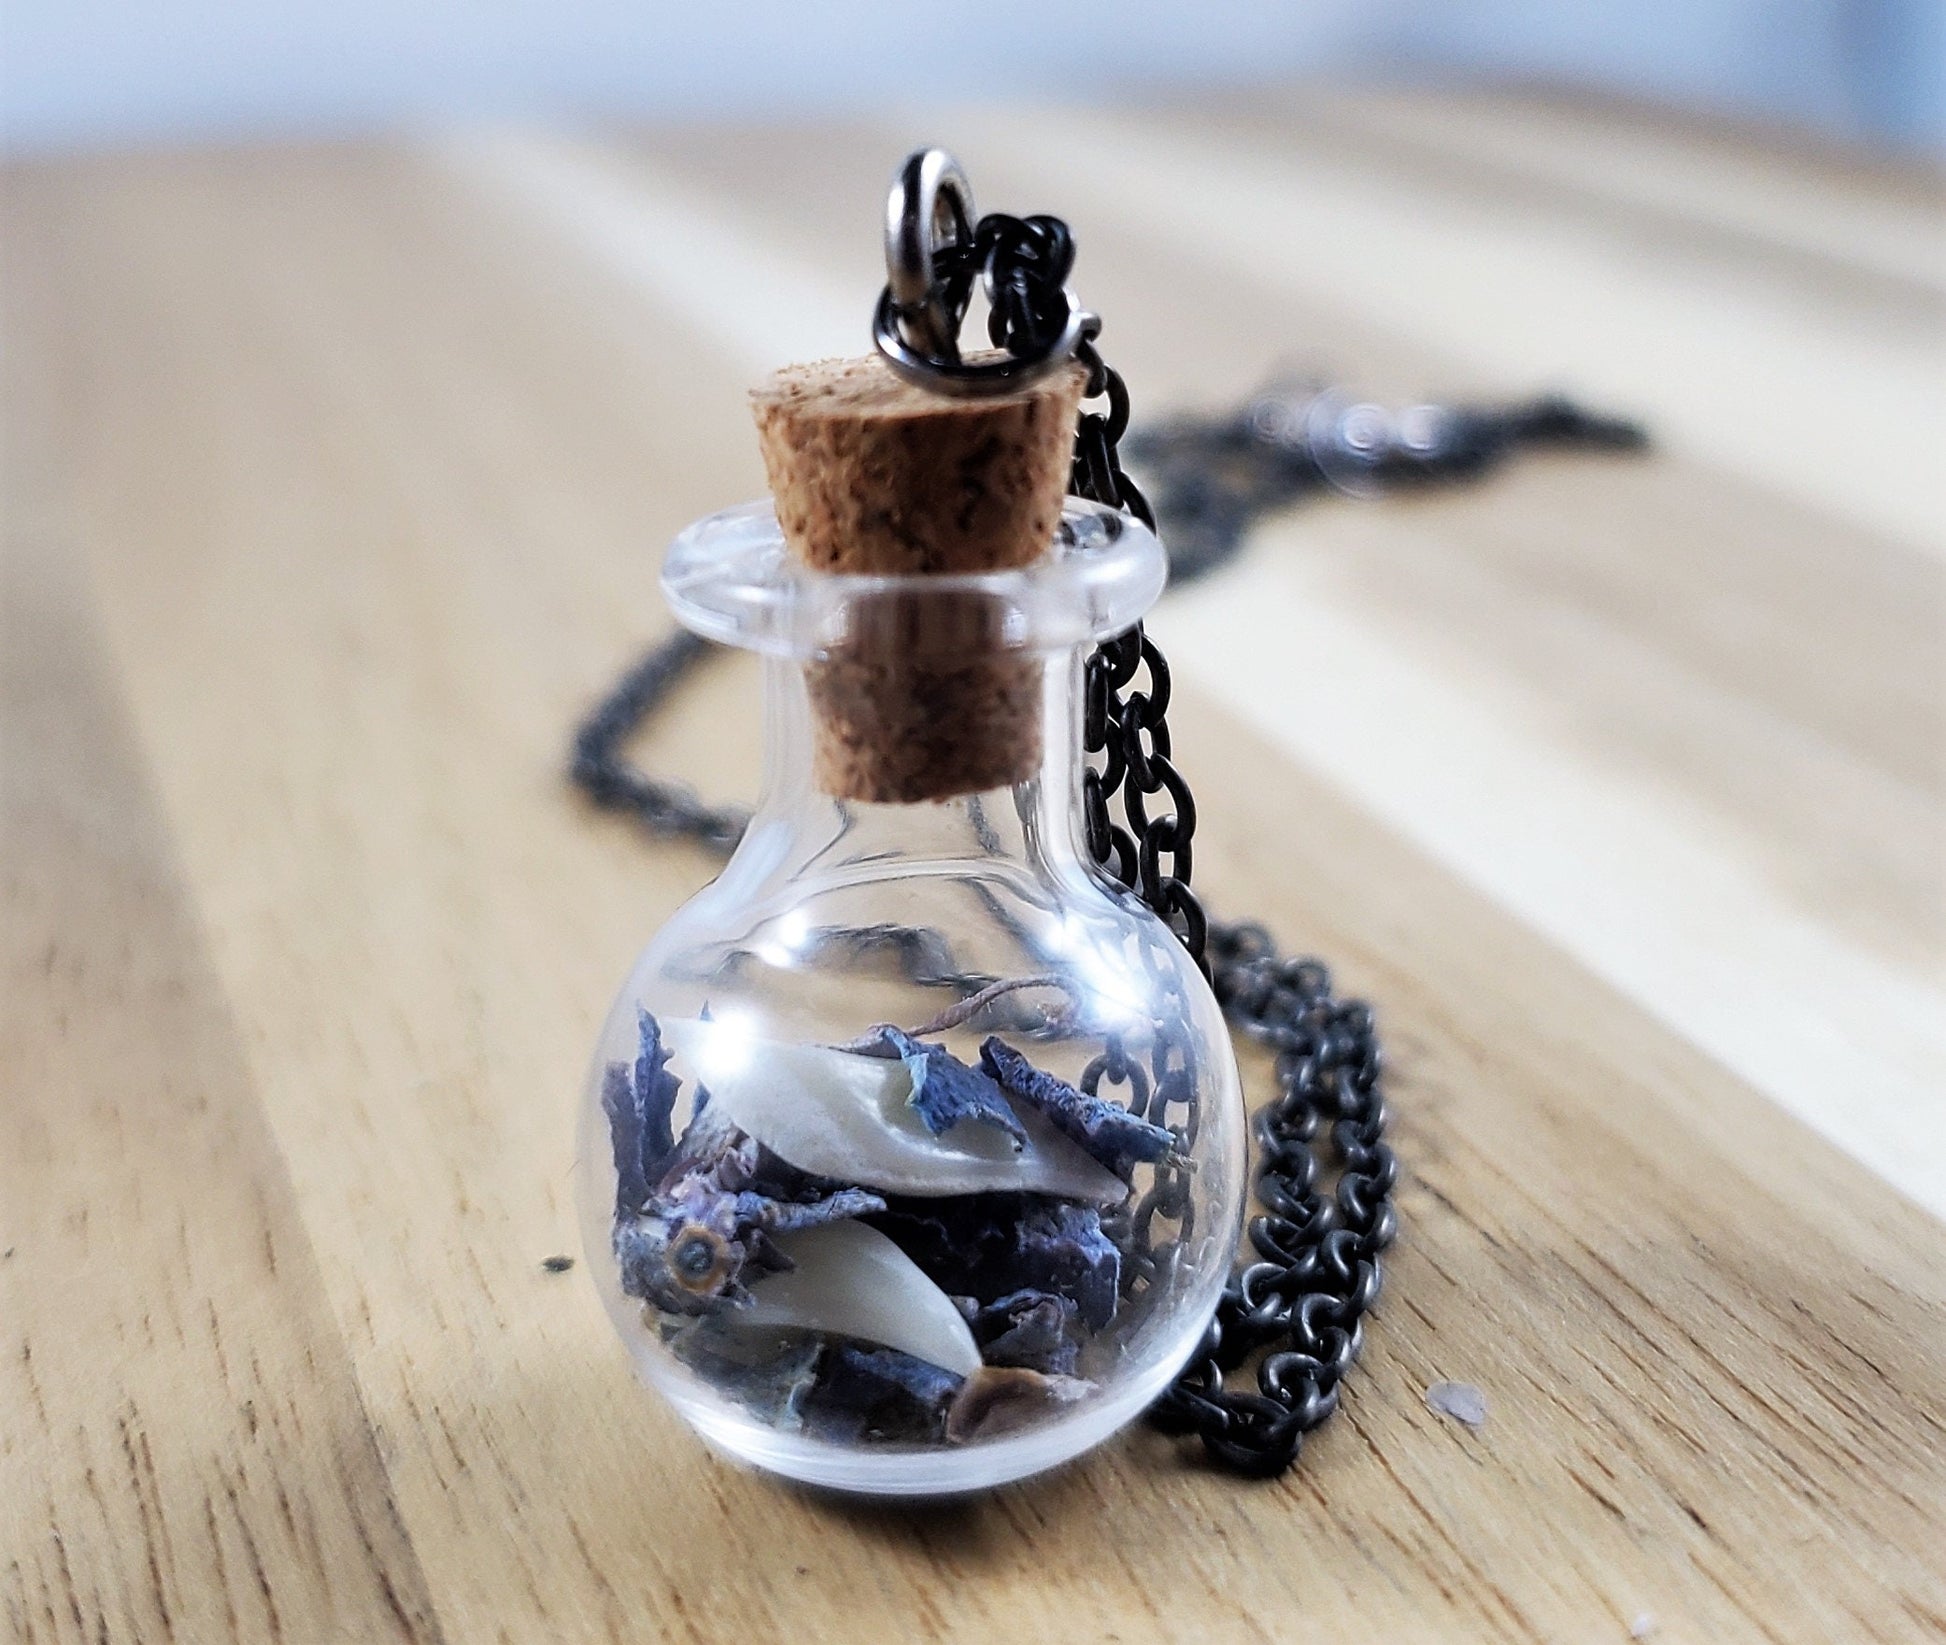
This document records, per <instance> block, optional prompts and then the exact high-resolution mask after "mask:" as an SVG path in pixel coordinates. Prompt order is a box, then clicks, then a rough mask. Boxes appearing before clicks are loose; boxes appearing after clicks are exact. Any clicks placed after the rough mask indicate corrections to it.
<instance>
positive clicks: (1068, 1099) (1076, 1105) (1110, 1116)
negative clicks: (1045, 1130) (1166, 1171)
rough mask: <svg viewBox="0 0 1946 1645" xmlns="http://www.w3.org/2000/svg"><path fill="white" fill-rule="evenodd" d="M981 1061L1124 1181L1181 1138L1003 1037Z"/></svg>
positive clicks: (986, 1047) (985, 1049)
mask: <svg viewBox="0 0 1946 1645" xmlns="http://www.w3.org/2000/svg"><path fill="white" fill-rule="evenodd" d="M980 1065H981V1067H983V1068H984V1069H985V1070H986V1071H987V1073H988V1074H990V1075H991V1076H992V1077H993V1079H994V1080H995V1081H996V1082H997V1083H998V1085H999V1086H1000V1089H1001V1090H1003V1091H1005V1092H1006V1093H1007V1095H1008V1096H1010V1097H1012V1098H1013V1099H1014V1100H1015V1101H1017V1102H1024V1103H1026V1104H1027V1106H1028V1107H1030V1108H1033V1109H1037V1110H1038V1111H1039V1112H1040V1113H1042V1114H1044V1115H1046V1116H1047V1118H1048V1119H1049V1120H1051V1121H1052V1122H1053V1123H1054V1125H1055V1127H1056V1128H1057V1129H1058V1130H1059V1131H1060V1132H1061V1133H1062V1134H1063V1135H1064V1136H1066V1137H1067V1138H1068V1139H1069V1140H1070V1141H1072V1142H1075V1143H1078V1144H1079V1145H1080V1146H1081V1147H1082V1148H1083V1149H1085V1150H1086V1151H1087V1152H1088V1153H1089V1154H1090V1155H1092V1156H1093V1157H1094V1159H1095V1160H1096V1162H1097V1163H1098V1164H1101V1165H1103V1166H1105V1167H1107V1169H1109V1170H1110V1171H1113V1172H1114V1173H1115V1174H1116V1175H1117V1176H1118V1177H1120V1178H1121V1179H1122V1180H1123V1181H1124V1182H1126V1181H1128V1179H1129V1177H1130V1176H1131V1175H1132V1174H1133V1173H1134V1170H1135V1167H1136V1166H1137V1165H1138V1164H1143V1163H1152V1162H1154V1161H1156V1160H1159V1159H1161V1158H1162V1156H1163V1155H1164V1154H1166V1153H1168V1152H1169V1150H1170V1148H1171V1147H1172V1146H1174V1143H1175V1138H1174V1137H1172V1136H1171V1135H1170V1134H1169V1131H1168V1130H1167V1129H1166V1128H1165V1127H1163V1126H1160V1125H1152V1124H1150V1122H1149V1121H1147V1120H1145V1119H1143V1118H1142V1117H1141V1116H1140V1115H1139V1114H1131V1113H1130V1112H1129V1111H1128V1110H1127V1109H1126V1108H1124V1107H1122V1106H1121V1104H1119V1103H1114V1102H1109V1101H1107V1100H1106V1099H1105V1098H1102V1097H1091V1096H1088V1095H1086V1094H1085V1093H1083V1092H1081V1091H1078V1090H1076V1089H1075V1088H1074V1087H1073V1086H1072V1085H1070V1084H1068V1082H1067V1081H1066V1080H1064V1079H1060V1078H1057V1077H1056V1076H1055V1075H1053V1074H1050V1073H1048V1072H1047V1070H1046V1069H1044V1068H1036V1067H1035V1066H1034V1065H1033V1064H1032V1063H1031V1062H1029V1061H1028V1060H1027V1059H1026V1058H1025V1057H1024V1056H1022V1055H1021V1054H1020V1053H1019V1052H1018V1051H1016V1050H1015V1049H1014V1048H1013V1047H1012V1046H1011V1045H1009V1044H1007V1042H1006V1041H1005V1040H1003V1039H1001V1038H1000V1037H999V1036H998V1035H994V1036H993V1037H991V1038H989V1039H988V1040H987V1041H986V1043H985V1044H983V1045H982V1046H981V1047H980Z"/></svg>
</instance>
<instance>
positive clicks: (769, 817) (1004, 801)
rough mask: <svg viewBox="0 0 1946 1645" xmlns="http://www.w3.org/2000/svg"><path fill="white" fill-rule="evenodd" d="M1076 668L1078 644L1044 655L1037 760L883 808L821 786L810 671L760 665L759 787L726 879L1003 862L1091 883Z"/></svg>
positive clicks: (880, 874) (859, 874) (840, 878)
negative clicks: (973, 786)
mask: <svg viewBox="0 0 1946 1645" xmlns="http://www.w3.org/2000/svg"><path fill="white" fill-rule="evenodd" d="M809 666H810V667H812V668H814V667H815V666H816V665H815V664H811V665H809ZM1081 671H1082V659H1081V652H1080V651H1079V650H1078V649H1075V650H1068V651H1062V652H1057V653H1055V654H1053V655H1050V656H1048V657H1046V658H1045V659H1044V661H1043V663H1042V666H1041V667H1040V675H1041V678H1040V682H1039V690H1040V721H1039V730H1040V752H1039V759H1038V763H1037V764H1035V765H1034V766H1033V768H1032V770H1031V773H1030V774H1029V775H1027V776H1026V777H1024V778H1023V779H1022V780H1020V781H1018V782H1015V783H1012V784H1011V785H1009V786H1005V787H997V788H988V789H982V790H979V791H977V792H973V793H966V794H957V795H953V796H950V797H948V798H945V799H937V800H922V801H915V802H911V803H889V804H888V803H873V802H870V801H860V800H852V799H842V798H838V797H836V796H834V795H832V794H830V793H828V792H826V791H825V790H824V788H823V787H822V786H821V784H820V780H819V771H818V767H817V761H816V757H815V752H814V750H815V738H814V736H813V716H814V713H815V709H814V707H813V702H812V692H811V689H810V686H809V682H808V681H807V665H806V664H805V663H804V662H803V661H801V660H799V659H795V658H784V657H771V658H768V659H766V661H765V664H764V707H765V712H764V778H763V792H762V794H761V796H760V798H759V800H758V804H757V809H756V812H755V814H754V816H753V817H752V818H751V822H750V827H749V830H748V831H747V832H746V834H745V836H744V841H743V844H742V845H741V846H740V847H739V848H738V850H737V853H736V857H735V858H734V859H733V860H732V862H731V864H730V866H729V868H728V869H726V871H725V879H726V880H729V879H733V878H734V879H736V880H738V881H743V879H744V876H746V875H755V876H757V877H759V878H760V879H765V880H768V879H771V878H773V877H776V876H787V877H789V878H792V879H794V880H799V881H802V880H804V879H806V878H811V879H828V880H829V881H830V883H834V884H836V883H843V882H845V881H847V880H865V879H879V878H885V877H889V876H891V875H894V874H911V873H925V872H942V873H950V872H958V871H962V870H964V869H965V868H967V867H968V866H970V865H980V866H983V867H986V868H999V867H1007V866H1010V867H1012V868H1014V869H1016V870H1024V871H1026V872H1027V873H1028V874H1030V875H1032V876H1034V877H1036V878H1040V879H1044V880H1046V881H1049V882H1063V883H1069V882H1072V881H1074V880H1075V879H1077V878H1081V879H1091V878H1092V877H1093V872H1092V869H1091V867H1090V865H1089V860H1088V857H1087V852H1086V847H1085V836H1084V828H1083V820H1082V792H1081V780H1082V771H1083V765H1082V752H1081ZM745 883H747V882H745Z"/></svg>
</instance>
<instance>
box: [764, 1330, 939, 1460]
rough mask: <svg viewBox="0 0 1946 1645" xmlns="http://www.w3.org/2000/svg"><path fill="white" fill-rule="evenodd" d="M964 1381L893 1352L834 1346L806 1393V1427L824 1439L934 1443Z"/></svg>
mask: <svg viewBox="0 0 1946 1645" xmlns="http://www.w3.org/2000/svg"><path fill="white" fill-rule="evenodd" d="M964 1385H965V1383H964V1379H962V1378H960V1377H957V1376H955V1375H954V1374H953V1373H952V1372H951V1371H946V1370H942V1369H941V1368H940V1367H939V1366H937V1365H933V1364H930V1363H929V1362H928V1361H926V1360H923V1359H916V1358H914V1357H913V1356H912V1355H911V1354H904V1353H900V1352H899V1350H898V1349H896V1348H868V1347H864V1346H861V1345H856V1344H853V1343H849V1342H839V1343H833V1344H832V1345H831V1347H830V1349H829V1350H828V1351H827V1353H826V1354H825V1357H824V1359H823V1360H822V1361H821V1362H820V1364H819V1367H818V1376H817V1380H816V1382H815V1383H814V1384H813V1385H812V1387H811V1388H810V1390H809V1391H808V1393H807V1394H806V1396H805V1398H804V1400H803V1402H802V1409H803V1414H804V1425H805V1427H806V1428H807V1429H808V1430H809V1431H810V1432H812V1433H814V1434H817V1435H818V1436H819V1437H821V1438H823V1439H828V1440H836V1441H840V1442H856V1441H859V1440H874V1441H877V1442H879V1443H881V1444H884V1443H892V1444H907V1445H937V1444H939V1443H940V1442H941V1441H943V1440H944V1439H945V1437H946V1413H947V1411H948V1410H949V1409H951V1407H952V1404H953V1401H954V1400H955V1399H956V1398H957V1397H958V1395H959V1392H960V1389H961V1388H962V1387H963V1386H964Z"/></svg>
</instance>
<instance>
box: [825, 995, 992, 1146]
mask: <svg viewBox="0 0 1946 1645" xmlns="http://www.w3.org/2000/svg"><path fill="white" fill-rule="evenodd" d="M858 1049H859V1050H860V1051H862V1052H863V1053H864V1054H865V1055H866V1056H871V1057H897V1058H899V1059H900V1060H901V1061H902V1062H904V1064H905V1067H906V1072H907V1073H908V1074H910V1075H911V1076H912V1095H911V1096H909V1097H908V1098H906V1102H907V1105H908V1106H909V1107H910V1108H911V1109H912V1111H913V1112H914V1113H915V1114H917V1115H918V1116H919V1118H920V1119H921V1120H922V1121H924V1123H925V1127H926V1129H927V1130H928V1131H930V1132H931V1133H932V1134H933V1135H934V1136H936V1137H940V1136H944V1135H945V1134H946V1133H947V1132H948V1131H950V1130H952V1128H953V1127H954V1126H956V1125H958V1124H960V1123H962V1122H963V1121H968V1120H978V1121H980V1122H982V1123H984V1124H987V1125H993V1126H998V1127H999V1128H1000V1129H1001V1130H1002V1131H1004V1132H1006V1133H1007V1135H1008V1136H1010V1137H1012V1138H1013V1141H1014V1147H1015V1148H1016V1149H1020V1148H1023V1147H1025V1146H1026V1143H1027V1132H1026V1131H1025V1129H1023V1128H1022V1126H1021V1123H1020V1120H1019V1118H1018V1117H1017V1116H1016V1115H1015V1113H1014V1111H1013V1108H1012V1107H1011V1105H1010V1104H1009V1103H1008V1101H1007V1099H1006V1097H1005V1096H1004V1095H1002V1093H1001V1090H1000V1087H999V1086H997V1085H996V1084H994V1082H993V1080H992V1078H991V1077H990V1076H988V1075H986V1074H984V1073H982V1072H981V1071H980V1070H979V1069H977V1068H969V1067H968V1066H967V1065H966V1064H965V1063H963V1062H961V1061H960V1060H959V1058H958V1057H956V1056H954V1055H953V1054H952V1052H950V1051H948V1050H947V1049H946V1047H945V1046H943V1045H930V1044H927V1043H926V1042H924V1041H922V1040H916V1039H914V1038H913V1037H912V1036H911V1035H910V1034H908V1033H906V1032H905V1031H904V1030H903V1029H899V1028H894V1027H892V1026H891V1025H890V1024H884V1025H882V1026H880V1027H878V1028H875V1029H874V1030H872V1032H871V1034H870V1035H868V1036H867V1037H866V1038H864V1039H863V1040H860V1041H859V1042H858Z"/></svg>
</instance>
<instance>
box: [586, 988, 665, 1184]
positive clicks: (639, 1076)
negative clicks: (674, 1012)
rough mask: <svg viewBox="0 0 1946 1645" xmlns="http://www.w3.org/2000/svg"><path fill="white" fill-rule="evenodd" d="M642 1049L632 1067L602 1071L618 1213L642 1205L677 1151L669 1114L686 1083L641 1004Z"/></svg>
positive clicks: (613, 1065)
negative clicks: (671, 1068) (672, 1068)
mask: <svg viewBox="0 0 1946 1645" xmlns="http://www.w3.org/2000/svg"><path fill="white" fill-rule="evenodd" d="M635 1018H636V1027H637V1033H638V1036H639V1039H638V1048H637V1050H636V1054H635V1061H634V1063H633V1065H631V1064H629V1063H626V1062H611V1063H610V1064H609V1065H608V1067H607V1069H606V1070H605V1071H604V1073H603V1075H602V1082H601V1106H602V1111H603V1112H604V1113H606V1114H607V1116H608V1140H609V1146H610V1147H611V1149H612V1150H613V1152H614V1158H615V1215H616V1216H618V1217H619V1216H624V1215H627V1214H630V1213H632V1212H634V1211H637V1210H639V1209H640V1208H641V1205H642V1202H643V1201H644V1200H646V1199H647V1198H648V1197H649V1184H650V1183H652V1182H654V1181H655V1179H656V1177H657V1176H659V1175H660V1174H661V1172H662V1171H663V1170H664V1169H665V1167H666V1165H667V1162H668V1159H669V1156H670V1155H671V1154H672V1153H674V1152H675V1147H676V1139H675V1134H674V1132H673V1131H672V1130H671V1128H670V1117H671V1116H672V1115H673V1114H674V1113H675V1109H676V1095H677V1093H678V1092H679V1091H680V1090H681V1089H682V1081H681V1080H679V1079H677V1078H676V1076H675V1075H673V1074H671V1073H670V1072H669V1069H668V1063H669V1052H668V1050H667V1049H666V1048H665V1047H664V1046H663V1044H662V1029H661V1026H660V1025H659V1024H658V1023H657V1022H656V1020H655V1018H654V1017H652V1016H650V1015H649V1013H648V1012H647V1011H645V1010H642V1009H641V1008H640V1007H639V1006H638V1007H637V1008H636V1013H635Z"/></svg>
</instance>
